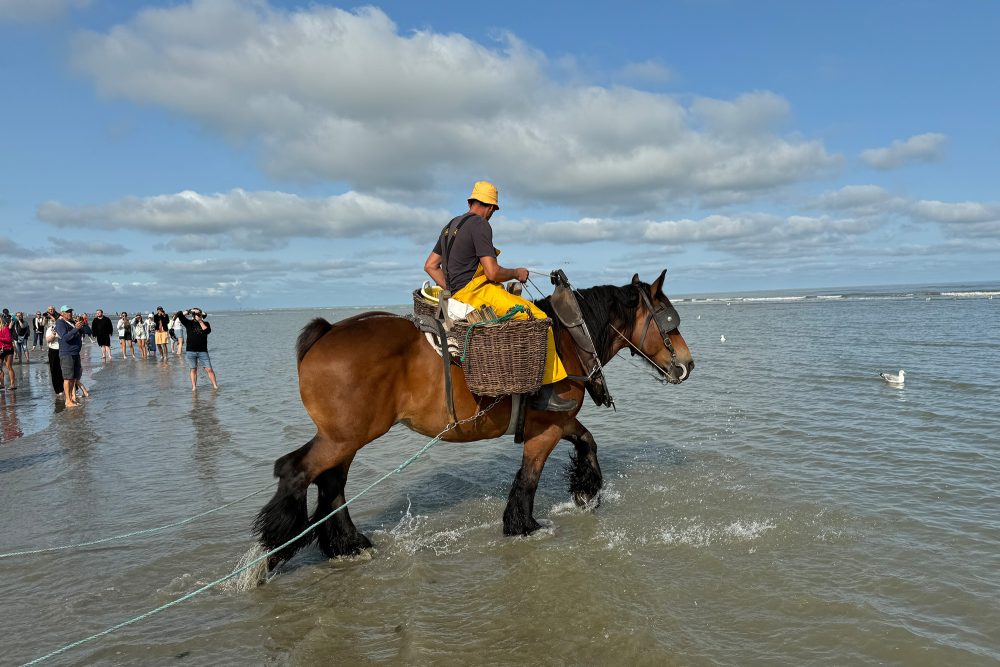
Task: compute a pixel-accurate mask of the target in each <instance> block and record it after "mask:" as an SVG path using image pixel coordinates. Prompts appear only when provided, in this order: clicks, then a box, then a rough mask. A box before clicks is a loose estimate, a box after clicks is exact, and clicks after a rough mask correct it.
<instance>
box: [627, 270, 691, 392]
mask: <svg viewBox="0 0 1000 667" xmlns="http://www.w3.org/2000/svg"><path fill="white" fill-rule="evenodd" d="M666 275H667V270H666V269H664V270H663V273H661V274H660V277H659V278H657V279H656V280H655V281H654V282H653V284H652V285H646V284H644V283H643V282H642V281H640V280H639V274H638V273H637V274H635V275H634V276H632V286H633V287H634V288H635V289H637V290H638V292H639V307H638V308H637V309H636V311H635V321H634V322H632V330H631V333H630V334H629V336H628V338H629V344H630V347H631V348H632V350H633V354H635V353H636V351H638V352H640V353H642V355H643V356H645V357H646V358H647V359H649V360H650V362H651V363H652V364H653V365H654V366H656V369H657V370H658V371H659V372H660V373H661V374H662V375H663V378H664V379H665V380H666V381H667V382H670V383H671V384H680V383H681V382H683V381H684V380H686V379H687V378H688V376H689V375H690V374H691V371H692V370H694V361H693V360H692V359H691V351H690V350H689V349H688V346H687V343H685V342H684V337H683V336H681V332H680V329H678V326H680V323H681V318H680V315H678V314H677V311H676V310H675V309H674V307H673V306H672V305H671V303H670V299H668V298H667V296H666V295H665V294H664V293H663V279H664V278H665V277H666ZM654 325H655V326H654Z"/></svg>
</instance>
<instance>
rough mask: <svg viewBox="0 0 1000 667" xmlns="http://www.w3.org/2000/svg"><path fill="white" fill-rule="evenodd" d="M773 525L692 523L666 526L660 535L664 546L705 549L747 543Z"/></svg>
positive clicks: (768, 523) (759, 522)
mask: <svg viewBox="0 0 1000 667" xmlns="http://www.w3.org/2000/svg"><path fill="white" fill-rule="evenodd" d="M774 527H775V523H774V522H773V521H770V520H763V521H744V520H739V521H734V522H733V523H731V524H729V525H727V526H706V525H705V524H703V523H700V522H693V523H690V524H688V525H687V526H681V527H676V526H668V527H667V528H664V529H663V531H662V532H661V533H660V539H661V540H662V541H663V543H664V544H685V545H687V546H691V547H707V546H709V545H711V544H713V543H723V544H726V543H732V542H749V541H751V540H755V539H757V538H759V537H761V536H763V535H764V534H765V533H766V532H768V531H769V530H771V529H773V528H774Z"/></svg>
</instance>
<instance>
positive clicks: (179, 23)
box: [73, 0, 841, 215]
mask: <svg viewBox="0 0 1000 667" xmlns="http://www.w3.org/2000/svg"><path fill="white" fill-rule="evenodd" d="M477 34H479V33H477ZM73 63H74V64H75V66H76V67H78V68H79V69H80V70H81V71H82V72H83V73H84V74H85V75H86V76H88V77H90V78H91V79H92V80H93V81H94V83H95V85H96V86H97V88H98V89H99V90H100V91H101V92H103V93H104V94H106V95H109V96H113V97H121V98H125V99H129V100H133V101H135V102H137V103H141V104H153V105H158V106H160V107H163V108H166V109H169V110H171V111H173V112H176V113H180V114H183V115H185V116H188V117H190V118H192V119H194V120H196V121H197V122H199V123H201V124H202V125H203V126H205V127H207V128H209V129H210V130H212V131H215V132H216V133H218V134H220V135H223V136H226V137H228V138H231V139H233V140H237V141H248V142H249V145H252V146H259V147H260V151H261V160H262V164H263V167H264V169H265V170H266V171H267V172H268V173H269V174H271V175H272V176H275V177H279V178H285V179H289V180H319V181H333V182H337V183H348V184H350V186H351V187H352V188H353V189H354V190H357V191H358V192H365V193H376V194H377V193H380V192H385V191H387V190H395V191H405V192H410V193H417V194H419V193H421V192H424V191H427V190H430V189H440V187H442V185H443V184H448V185H451V184H453V183H455V182H462V183H464V182H465V181H467V180H468V179H469V174H477V175H479V174H482V175H483V176H485V177H487V178H490V179H491V180H495V181H497V182H499V183H501V184H502V185H503V187H504V188H505V190H506V191H507V192H510V193H513V194H515V195H516V196H517V197H518V198H520V199H521V200H523V201H524V202H526V203H535V202H537V203H555V204H561V205H565V206H569V207H573V208H575V209H577V210H580V211H584V212H585V214H590V215H593V214H601V215H604V214H608V213H620V212H630V213H635V212H642V211H649V210H654V209H656V208H660V207H662V206H663V205H664V204H665V203H666V202H668V201H670V200H676V199H699V198H705V197H707V198H715V199H720V198H721V199H727V198H728V199H745V198H747V197H752V196H757V195H760V194H764V193H766V192H767V191H770V190H773V189H776V188H781V187H783V186H786V185H788V184H791V183H795V182H799V181H802V180H807V179H812V178H816V177H819V176H822V175H824V174H826V173H828V172H829V171H830V170H831V169H835V168H836V167H837V166H838V165H839V164H840V161H841V160H840V158H839V156H836V155H831V154H829V153H828V152H827V151H826V149H825V147H824V146H823V144H822V142H821V141H819V140H814V139H808V138H802V137H799V136H797V135H795V134H794V133H792V134H783V133H782V132H781V131H780V130H781V128H782V127H783V126H784V124H786V123H787V120H788V103H787V102H786V101H785V100H784V99H783V98H781V97H780V96H778V95H775V94H773V93H769V92H752V93H748V94H746V95H743V96H740V97H737V98H736V99H734V100H711V99H699V100H696V101H694V102H690V103H687V104H685V103H683V102H681V101H679V100H678V99H676V98H674V97H672V96H669V95H664V94H654V93H648V92H643V91H640V90H636V89H634V88H629V87H625V86H597V85H585V84H579V83H567V82H565V81H561V80H558V79H557V78H555V77H554V76H553V75H551V74H550V72H552V71H553V70H555V69H557V68H555V67H553V66H552V64H551V63H550V62H549V61H548V59H547V58H546V57H545V56H544V55H543V54H542V53H540V52H539V51H537V50H536V49H534V48H532V47H531V46H530V45H528V44H525V43H524V42H523V41H521V40H520V39H518V38H517V37H516V36H514V35H510V34H506V35H503V36H502V37H501V38H500V40H499V42H497V43H490V44H488V45H484V44H481V43H479V42H476V41H474V40H472V39H470V38H469V37H466V36H464V35H461V34H454V33H449V34H443V33H437V32H434V31H432V30H417V31H413V32H409V33H406V34H401V33H400V31H399V29H398V28H397V26H396V25H395V24H394V23H393V22H392V21H391V20H390V19H389V17H388V16H387V15H386V14H385V13H383V12H382V11H380V10H378V9H375V8H370V7H369V8H364V9H359V10H355V11H345V10H341V9H337V8H332V7H326V6H321V5H310V6H309V7H307V8H302V9H296V10H285V9H280V8H277V7H274V6H271V5H269V4H268V3H267V2H240V1H238V0H195V1H194V2H191V3H189V4H179V5H175V6H168V7H163V8H155V9H144V10H141V11H140V12H139V13H138V14H136V15H135V17H134V18H133V19H131V20H130V21H129V22H127V23H124V24H121V25H118V26H115V27H114V28H112V29H110V30H109V31H107V32H86V33H82V34H80V35H79V36H78V38H77V39H76V40H75V44H74V48H73ZM633 69H635V73H637V74H638V73H642V72H645V73H646V74H647V75H663V74H664V71H663V70H662V69H660V68H658V66H656V64H655V63H646V64H643V65H641V66H637V67H636V68H633Z"/></svg>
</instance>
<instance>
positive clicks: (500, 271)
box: [479, 255, 528, 283]
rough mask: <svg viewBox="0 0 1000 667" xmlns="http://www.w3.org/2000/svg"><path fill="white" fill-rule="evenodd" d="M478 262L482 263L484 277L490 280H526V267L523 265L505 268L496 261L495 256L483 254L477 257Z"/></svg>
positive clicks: (498, 281)
mask: <svg viewBox="0 0 1000 667" xmlns="http://www.w3.org/2000/svg"><path fill="white" fill-rule="evenodd" d="M479 263H480V264H482V265H483V273H485V274H486V277H487V278H489V279H490V281H492V282H495V283H502V282H505V281H508V280H517V281H518V282H522V283H523V282H525V281H527V280H528V269H525V268H523V267H518V268H516V269H505V268H504V267H502V266H500V264H499V263H497V258H496V257H490V256H489V255H484V256H483V257H480V258H479Z"/></svg>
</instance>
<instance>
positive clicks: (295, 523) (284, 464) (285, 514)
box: [253, 436, 319, 569]
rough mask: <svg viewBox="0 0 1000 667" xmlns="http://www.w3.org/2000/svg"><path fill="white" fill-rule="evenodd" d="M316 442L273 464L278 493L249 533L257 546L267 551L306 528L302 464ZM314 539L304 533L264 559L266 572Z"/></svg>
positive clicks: (306, 480)
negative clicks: (257, 542)
mask: <svg viewBox="0 0 1000 667" xmlns="http://www.w3.org/2000/svg"><path fill="white" fill-rule="evenodd" d="M318 438H319V436H316V437H314V438H313V439H312V440H310V441H309V442H307V443H306V444H304V445H303V446H302V447H299V448H298V449H296V450H295V451H294V452H292V453H290V454H286V455H285V456H282V457H281V458H280V459H278V460H277V461H275V462H274V476H275V477H277V478H278V490H277V491H275V492H274V496H273V497H272V498H271V500H269V501H268V503H267V504H266V505H264V507H263V508H262V509H261V510H260V512H259V513H258V514H257V518H256V519H254V522H253V532H255V533H256V534H257V535H259V536H260V542H261V544H262V545H263V546H264V548H265V549H267V550H268V551H271V550H273V549H277V548H278V547H280V546H282V545H284V544H285V543H286V542H288V541H289V540H291V539H292V538H293V537H295V536H296V535H298V534H299V533H301V532H302V531H303V530H305V529H306V526H308V525H309V516H308V514H309V512H308V509H307V508H306V490H307V489H308V487H309V477H308V474H307V472H306V469H305V467H304V466H303V465H302V463H303V460H304V459H305V458H306V456H307V455H308V454H309V451H310V450H311V449H312V447H313V445H314V444H315V443H316V441H317V440H318ZM314 537H315V535H313V534H310V533H307V534H306V535H303V536H302V537H301V538H299V539H297V540H296V541H295V542H292V543H291V544H287V545H285V546H284V547H282V549H281V550H280V551H278V552H277V553H275V554H273V555H272V556H271V557H270V558H269V559H268V563H267V565H268V568H269V569H270V568H273V567H275V566H276V565H278V564H279V563H281V562H283V561H286V560H288V559H289V558H291V557H292V556H293V555H294V554H295V552H296V551H298V550H299V549H301V548H302V547H304V546H306V545H307V544H309V543H310V542H311V541H312V540H313V538H314Z"/></svg>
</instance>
